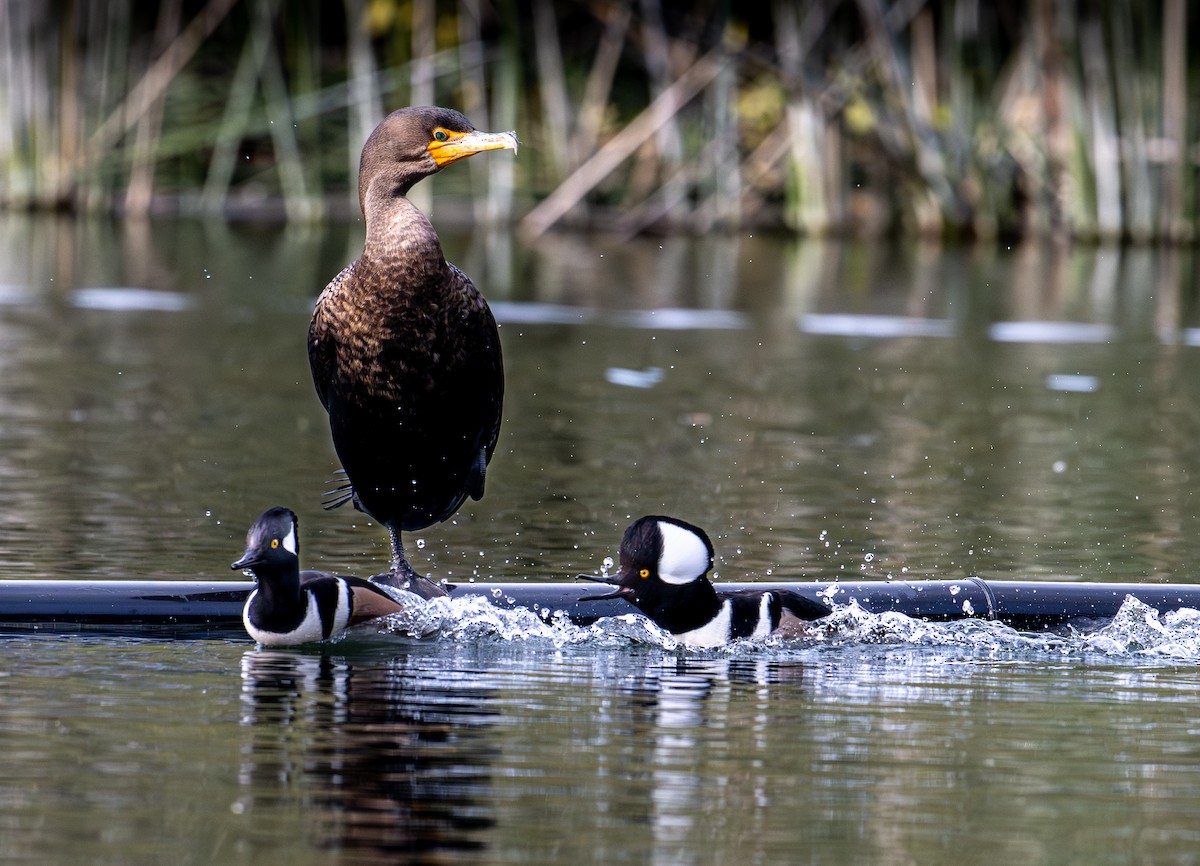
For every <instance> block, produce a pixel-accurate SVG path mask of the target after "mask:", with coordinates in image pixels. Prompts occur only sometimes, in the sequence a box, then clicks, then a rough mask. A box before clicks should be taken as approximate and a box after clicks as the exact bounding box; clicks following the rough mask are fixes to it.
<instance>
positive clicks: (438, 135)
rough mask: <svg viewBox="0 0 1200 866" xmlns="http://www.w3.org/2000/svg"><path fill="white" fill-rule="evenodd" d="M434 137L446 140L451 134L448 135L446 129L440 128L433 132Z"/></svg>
mask: <svg viewBox="0 0 1200 866" xmlns="http://www.w3.org/2000/svg"><path fill="white" fill-rule="evenodd" d="M433 137H434V138H435V139H437V140H438V141H445V140H446V139H447V138H449V137H450V136H448V135H446V131H445V130H444V129H439V130H436V131H435V132H434V133H433Z"/></svg>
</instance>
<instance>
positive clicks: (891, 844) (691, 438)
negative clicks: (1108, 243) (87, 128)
mask: <svg viewBox="0 0 1200 866" xmlns="http://www.w3.org/2000/svg"><path fill="white" fill-rule="evenodd" d="M435 221H436V214H435ZM360 238H361V227H360V226H357V225H346V226H328V227H320V228H315V227H313V228H284V227H282V226H262V225H252V224H225V223H198V222H187V221H179V222H174V221H163V222H156V223H153V224H149V225H131V224H125V223H120V222H111V221H86V222H74V221H69V220H59V219H30V218H26V217H20V216H12V215H9V216H5V217H3V218H0V491H2V495H0V577H3V578H7V579H21V578H70V579H77V580H78V579H95V580H105V579H126V578H136V579H158V578H161V579H166V580H172V579H192V578H204V579H222V578H230V579H239V580H240V579H242V576H241V575H238V574H234V573H232V572H230V570H229V567H228V564H229V563H230V562H231V561H233V560H234V559H236V558H237V557H238V556H239V555H240V554H241V552H242V546H243V539H244V534H245V531H246V528H247V527H248V525H249V524H250V522H251V521H252V520H253V519H254V518H255V517H256V516H257V515H258V514H259V513H260V512H261V511H262V510H263V509H265V508H266V507H268V506H271V505H276V504H281V505H287V506H289V507H291V508H293V509H294V510H295V511H297V513H298V514H299V515H300V520H301V530H302V532H301V555H302V559H303V560H304V562H305V564H306V565H309V566H313V567H320V568H325V569H329V570H336V571H341V572H344V573H353V574H359V575H365V574H370V573H374V572H375V571H378V570H380V568H381V567H382V565H383V564H384V563H385V561H386V558H387V547H386V538H385V533H384V532H383V531H382V530H381V529H380V528H379V527H377V526H373V525H371V524H370V522H369V521H367V520H365V519H364V518H363V517H362V516H361V515H358V514H356V513H354V512H351V511H349V510H346V509H342V510H340V511H334V512H328V513H327V512H324V511H322V510H321V507H320V500H321V494H322V492H323V491H324V490H326V489H328V487H327V482H328V480H329V479H330V478H331V477H332V475H333V473H334V471H335V470H336V469H337V464H336V462H335V458H334V456H333V452H332V448H331V446H330V444H329V438H328V430H327V427H326V421H325V417H324V413H323V411H322V409H321V407H320V404H319V403H318V401H317V399H316V396H315V393H314V392H313V389H312V385H311V381H310V379H309V373H308V367H307V359H306V356H305V333H306V327H307V321H308V314H309V309H310V306H311V303H312V301H313V299H314V298H315V296H316V294H317V292H318V291H319V290H320V288H321V287H322V286H323V284H324V282H325V281H326V280H327V279H328V278H329V277H330V276H332V275H333V274H335V273H336V272H337V271H338V270H339V269H340V268H341V267H342V266H343V265H344V264H345V263H346V262H348V261H349V260H350V259H352V258H353V257H354V256H355V255H356V254H357V248H358V245H359V244H360V242H361V241H360ZM443 240H444V242H445V246H446V250H447V254H448V256H449V257H450V258H451V259H452V260H453V261H455V262H456V263H458V264H459V265H461V266H462V267H463V268H464V269H465V270H466V271H467V272H468V273H470V274H472V276H473V277H474V278H475V280H476V282H477V283H478V284H479V285H480V286H481V287H482V288H483V289H484V291H485V293H486V294H487V295H488V297H489V299H490V300H491V301H492V303H493V307H494V309H495V311H496V314H497V318H498V319H499V320H500V322H501V336H502V340H503V343H504V350H505V363H506V369H507V375H508V389H507V397H506V404H505V420H504V428H503V431H502V434H501V439H500V443H499V446H498V448H497V451H496V456H495V458H494V460H493V463H492V465H491V467H490V469H489V474H488V490H487V495H486V496H485V498H484V499H483V500H482V501H481V502H477V503H468V505H467V507H465V508H464V509H463V510H462V511H461V512H460V513H459V514H458V515H457V516H456V517H455V519H454V520H452V521H451V522H449V523H447V524H443V525H441V526H438V527H434V528H431V529H429V530H427V531H424V532H421V533H414V534H413V536H410V540H409V546H410V552H412V553H413V554H414V556H413V559H414V561H415V564H417V566H418V567H419V568H423V569H426V570H428V571H429V572H431V573H432V574H434V575H435V576H437V577H447V578H449V579H450V580H451V581H456V582H467V581H472V580H474V581H488V580H502V581H538V580H554V581H561V580H565V579H568V578H570V577H571V576H573V575H574V574H576V573H577V572H580V571H593V572H594V571H596V570H597V569H599V568H600V567H601V563H602V561H603V559H604V557H606V556H615V554H616V548H617V543H618V541H619V539H620V535H621V532H622V530H623V529H624V527H625V525H626V524H627V523H628V522H629V521H630V520H631V519H632V518H634V517H637V516H639V515H641V514H646V513H668V514H674V515H677V516H679V517H683V518H685V519H687V520H690V521H692V522H694V523H697V524H699V525H701V526H704V527H706V528H707V529H708V531H709V533H710V534H711V535H712V537H713V540H714V543H715V544H716V547H717V552H718V566H717V572H718V577H719V578H723V579H729V580H755V579H787V580H791V579H795V580H807V579H821V580H827V579H835V578H839V577H842V578H846V579H850V578H854V579H864V578H879V579H888V578H901V577H903V578H908V579H920V578H938V579H941V578H954V579H957V578H962V577H967V576H972V575H977V576H980V577H984V578H1002V579H1013V580H1054V581H1121V582H1143V581H1144V582H1155V583H1159V582H1179V583H1200V574H1198V573H1197V566H1196V563H1197V562H1198V559H1197V554H1198V553H1200V549H1198V548H1200V542H1198V540H1197V538H1198V533H1197V531H1196V530H1197V528H1198V527H1200V520H1198V518H1197V513H1198V508H1197V498H1196V495H1195V494H1194V493H1193V490H1194V488H1195V485H1194V484H1193V483H1192V482H1193V480H1194V479H1195V478H1196V477H1197V470H1198V468H1200V447H1198V446H1197V442H1200V400H1198V397H1200V393H1198V392H1200V313H1198V311H1197V309H1196V303H1195V300H1196V295H1197V292H1196V289H1197V274H1196V270H1195V267H1196V262H1195V258H1194V256H1193V255H1192V254H1191V253H1187V252H1185V253H1164V252H1161V251H1155V250H1148V249H1141V250H1125V251H1122V250H1116V249H1112V250H1099V251H1097V250H1080V249H1074V250H1071V249H1062V248H1056V247H1038V246H1025V247H1021V248H1012V249H1009V248H1007V247H1004V246H1000V247H996V248H989V249H985V250H974V251H964V250H957V249H936V248H919V247H893V246H888V245H885V244H873V245H861V244H858V245H837V244H818V243H811V242H809V243H800V242H795V241H789V240H784V239H780V238H776V237H758V236H751V235H749V234H747V235H743V236H740V237H735V238H704V239H700V240H695V239H657V238H656V239H635V240H619V239H615V238H608V237H586V236H578V235H561V236H551V237H549V238H547V239H544V240H543V241H541V242H539V243H538V244H537V245H535V246H534V247H532V248H528V247H525V246H523V245H522V244H521V243H519V242H518V241H516V240H514V239H513V238H512V237H511V236H510V235H508V234H507V233H504V232H494V233H487V232H482V231H480V232H476V233H473V234H472V233H465V232H464V233H461V234H460V233H456V232H453V231H450V230H444V231H443ZM447 617H448V618H447V627H446V628H445V629H444V631H443V633H442V634H441V636H440V637H438V638H436V639H434V640H430V641H422V642H418V641H413V640H410V639H407V638H405V637H404V636H403V635H400V634H395V633H391V632H389V630H388V629H383V630H382V631H381V633H371V634H365V635H358V636H356V637H355V638H354V639H353V640H350V641H345V642H342V643H337V644H334V645H332V646H329V647H324V648H317V649H306V650H297V651H291V652H267V651H262V650H258V649H257V648H255V647H254V646H253V644H251V643H250V641H249V640H248V639H244V638H243V637H242V636H241V635H238V636H236V637H231V636H229V635H228V634H225V635H222V636H220V637H218V638H215V639H192V638H189V639H180V640H172V639H170V638H169V636H163V635H160V634H155V635H146V636H144V637H130V636H127V635H126V636H119V635H115V634H106V633H101V632H70V631H58V630H54V631H51V630H48V629H40V630H31V629H24V630H17V629H8V630H6V631H3V632H0V652H2V653H3V657H4V660H5V663H4V664H3V665H0V750H2V754H3V759H2V761H3V764H2V766H3V767H4V772H3V773H2V774H0V862H16V863H23V862H30V863H34V862H36V863H122V864H125V863H147V864H150V863H167V862H170V863H209V862H222V863H238V862H253V863H287V864H295V866H299V864H305V863H375V862H377V863H407V862H412V863H447V862H450V863H481V864H491V863H573V862H595V863H619V862H629V863H662V864H693V863H694V864H706V863H714V864H724V863H767V864H774V863H810V862H811V863H837V862H855V863H868V862H870V863H888V864H890V863H895V864H910V863H911V864H928V863H947V864H950V863H954V864H957V863H964V862H972V863H997V864H1001V863H1003V864H1009V863H1017V862H1019V863H1046V864H1058V863H1088V864H1105V863H1197V862H1200V725H1197V724H1196V722H1195V715H1196V714H1195V704H1196V698H1197V682H1198V681H1200V674H1198V671H1197V663H1198V662H1200V615H1195V616H1193V615H1191V614H1189V613H1187V612H1184V613H1181V614H1172V615H1163V616H1159V615H1158V614H1156V613H1155V612H1154V611H1151V610H1146V609H1144V608H1140V607H1138V606H1137V605H1136V604H1134V603H1131V604H1130V605H1129V606H1128V609H1127V610H1126V611H1124V612H1123V614H1122V616H1121V617H1120V618H1119V619H1118V621H1117V622H1115V623H1112V624H1103V623H1097V624H1092V625H1090V626H1088V627H1086V628H1082V627H1081V628H1080V629H1076V630H1069V631H1063V632H1059V633H1056V634H1039V635H1028V634H1022V633H1018V632H1015V631H1013V630H1012V629H1008V628H1006V627H1004V626H1000V625H998V624H990V623H982V622H979V621H974V622H966V623H951V624H926V623H918V622H914V621H911V620H909V621H905V620H903V618H897V617H887V616H882V617H871V616H869V615H863V614H861V612H855V611H852V610H846V611H839V613H838V614H837V616H836V617H835V620H834V623H833V624H832V625H831V626H830V628H829V629H827V630H826V632H824V633H822V634H821V635H820V636H817V637H814V638H813V639H811V640H807V641H801V642H798V643H795V644H782V645H768V646H758V647H755V646H739V647H735V648H733V649H731V650H728V651H713V652H705V653H696V652H688V651H684V650H678V649H674V648H672V647H671V646H670V645H669V642H666V641H664V640H663V636H662V635H661V634H658V633H656V632H655V631H654V630H652V629H647V628H645V627H644V626H641V625H640V624H638V623H636V622H625V621H612V622H607V623H605V622H602V623H600V624H597V625H596V626H592V627H589V628H587V629H583V628H574V627H570V626H567V625H565V624H559V625H558V626H553V627H552V626H545V625H539V624H537V623H530V622H526V621H522V620H519V619H506V618H504V617H503V616H500V615H499V614H495V613H492V614H489V613H486V612H482V611H480V610H478V609H467V608H462V609H456V610H454V611H451V612H450V613H448V614H447Z"/></svg>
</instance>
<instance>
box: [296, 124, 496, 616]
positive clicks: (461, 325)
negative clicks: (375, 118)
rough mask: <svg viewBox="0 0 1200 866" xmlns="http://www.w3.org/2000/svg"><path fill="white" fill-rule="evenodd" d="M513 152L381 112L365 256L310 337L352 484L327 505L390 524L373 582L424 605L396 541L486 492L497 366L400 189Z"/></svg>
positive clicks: (491, 335) (468, 291)
mask: <svg viewBox="0 0 1200 866" xmlns="http://www.w3.org/2000/svg"><path fill="white" fill-rule="evenodd" d="M517 143H518V142H517V137H516V135H515V134H514V133H511V132H499V133H485V132H479V131H477V130H476V129H475V128H474V127H473V126H471V124H470V122H469V121H468V120H467V119H466V118H465V117H463V116H462V115H461V114H459V113H458V112H457V111H452V110H450V109H446V108H435V107H431V106H421V107H415V108H402V109H400V110H399V111H395V112H392V113H391V114H390V115H388V116H387V117H386V118H385V119H384V120H383V122H382V123H380V124H379V126H378V127H376V128H375V131H374V132H373V133H371V136H370V138H368V139H367V143H366V144H365V145H364V146H363V151H362V161H361V163H360V165H359V177H358V197H359V204H360V205H361V207H362V212H363V216H364V217H365V218H366V223H367V237H366V243H365V244H364V246H363V252H362V255H361V256H360V257H359V258H358V260H357V261H355V262H354V263H352V264H351V265H349V266H348V267H346V268H345V269H344V270H343V271H342V272H341V273H340V274H338V275H337V276H336V277H335V278H334V279H333V281H332V282H331V283H330V284H329V285H328V286H326V287H325V291H324V292H322V293H321V296H320V298H318V300H317V305H316V310H315V311H314V313H313V318H312V324H311V326H310V327H309V332H308V357H309V363H310V365H311V367H312V375H313V383H314V385H316V389H317V395H318V396H319V397H320V399H321V403H322V404H323V405H324V406H325V409H326V411H327V412H328V413H329V427H330V431H331V433H332V434H333V446H334V449H335V450H336V451H337V455H338V458H339V459H340V460H341V463H342V467H343V469H344V470H345V472H346V476H347V482H348V483H347V484H346V486H345V487H343V488H340V489H339V490H336V491H333V492H332V494H331V495H332V498H331V499H330V500H329V501H328V502H327V505H326V507H327V508H336V507H337V506H339V505H342V504H344V503H345V502H353V503H354V507H355V508H357V509H358V510H360V511H362V512H364V513H366V514H368V515H370V516H371V517H373V518H374V519H375V520H377V521H378V522H379V523H381V524H382V525H383V526H385V527H387V529H388V532H389V533H390V536H391V545H392V568H391V573H390V574H389V575H379V576H377V577H376V578H374V580H376V581H382V582H387V583H390V584H393V585H395V586H400V587H404V588H407V589H410V590H411V591H413V592H416V593H417V594H419V595H422V596H424V597H426V598H429V597H433V596H437V595H445V590H444V589H443V588H442V587H440V586H438V585H437V584H436V583H434V582H433V581H430V580H428V579H427V578H425V577H423V576H421V575H419V574H417V573H416V572H415V571H414V570H413V568H412V566H411V565H410V564H409V562H408V559H407V558H406V557H405V555H404V547H403V544H402V542H401V533H402V532H411V531H415V530H418V529H424V528H425V527H427V526H431V525H433V524H435V523H438V522H440V521H443V520H446V519H448V518H449V517H450V516H451V515H453V514H454V513H455V512H456V511H457V510H458V509H459V507H460V506H461V505H462V503H463V502H464V500H465V499H466V498H467V497H468V496H470V497H471V498H472V499H479V498H480V497H482V496H483V488H484V478H485V475H486V469H487V465H488V462H489V461H490V460H491V458H492V453H493V451H494V450H495V448H496V437H497V436H498V435H499V432H500V414H501V406H502V403H503V398H504V369H503V363H502V360H501V356H500V336H499V333H498V332H497V329H496V321H495V319H494V318H493V317H492V313H491V310H489V309H488V305H487V302H486V301H485V300H484V298H483V296H482V295H481V294H480V293H479V290H478V289H476V288H475V285H474V284H473V283H472V282H471V280H470V278H469V277H467V275H466V274H464V273H463V272H462V271H460V270H459V269H458V268H456V267H455V266H454V265H452V264H450V263H449V262H447V261H446V259H445V257H444V256H443V254H442V245H441V242H440V241H439V240H438V236H437V233H436V232H435V231H434V229H433V225H432V224H431V223H430V222H429V220H428V219H427V218H426V216H425V215H424V214H423V213H421V211H420V210H419V209H418V208H417V207H416V206H415V205H414V204H413V203H412V202H411V201H409V199H408V197H407V193H408V191H409V190H410V189H411V188H412V186H413V184H415V183H416V182H417V181H419V180H421V178H423V177H427V176H429V175H431V174H434V173H436V172H438V171H440V170H441V169H442V168H444V167H445V166H447V165H449V164H450V163H452V162H456V161H457V160H460V159H463V158H465V157H468V156H471V155H472V154H476V153H480V152H482V151H485V150H497V149H500V148H511V149H512V150H513V151H514V152H515V151H516V149H517Z"/></svg>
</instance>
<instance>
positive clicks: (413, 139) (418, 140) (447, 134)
mask: <svg viewBox="0 0 1200 866" xmlns="http://www.w3.org/2000/svg"><path fill="white" fill-rule="evenodd" d="M519 143H520V142H518V141H517V134H516V133H515V132H480V131H479V130H477V129H476V128H475V127H474V126H472V125H471V121H469V120H467V119H466V118H465V117H463V115H462V114H460V113H459V112H457V111H455V110H453V109H451V108H438V107H437V106H433V105H415V106H411V107H409V108H401V109H399V110H397V111H393V112H392V113H391V114H389V115H388V116H387V117H385V118H384V119H383V121H382V122H381V123H380V124H379V126H377V127H375V131H374V132H372V133H371V135H370V136H369V137H368V138H367V142H366V144H364V145H363V150H362V160H361V161H360V162H359V167H358V201H359V204H360V206H361V207H362V209H363V213H364V214H366V213H367V204H366V203H367V191H368V190H369V189H370V187H371V184H372V183H373V182H375V181H376V179H380V180H382V181H384V182H385V183H387V184H388V186H389V187H390V192H392V193H399V194H401V195H405V194H407V193H408V190H409V189H411V188H412V185H413V184H415V183H416V182H417V181H419V180H420V179H421V178H423V177H428V176H429V175H431V174H436V173H437V172H439V171H441V170H442V169H443V168H445V167H446V166H448V165H450V163H452V162H457V161H458V160H460V159H464V158H465V157H468V156H473V155H474V154H477V153H482V152H483V151H485V150H499V149H501V148H510V149H511V150H512V151H513V152H514V153H516V151H517V146H518V145H519Z"/></svg>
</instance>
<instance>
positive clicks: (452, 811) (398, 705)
mask: <svg viewBox="0 0 1200 866" xmlns="http://www.w3.org/2000/svg"><path fill="white" fill-rule="evenodd" d="M242 685H243V691H242V714H241V725H242V726H243V727H244V728H245V729H246V731H247V741H246V745H245V747H244V749H243V753H242V766H241V769H240V771H239V773H238V781H239V783H240V785H241V786H242V789H243V791H244V794H243V795H242V797H241V798H239V801H238V808H239V809H241V810H250V811H252V810H255V809H258V808H260V807H262V806H266V807H268V808H269V807H270V806H272V805H276V804H277V803H279V802H282V801H286V800H288V799H291V798H294V797H295V796H296V792H297V790H298V791H300V792H301V794H300V800H301V805H302V807H303V808H304V810H305V812H306V814H307V815H309V819H310V821H311V826H312V831H311V832H312V836H313V838H312V839H311V842H310V843H311V844H314V845H316V846H317V847H318V848H332V849H336V850H345V851H348V852H351V854H352V855H353V857H354V859H355V860H358V861H361V862H367V861H368V860H369V859H371V858H369V857H366V856H364V853H370V854H371V855H373V856H374V857H377V858H378V862H383V863H387V862H394V859H393V858H394V855H395V854H396V853H397V852H404V853H406V854H407V855H408V861H406V862H413V863H425V862H428V863H435V862H436V863H445V862H451V861H452V859H453V855H455V854H456V853H461V852H464V851H474V850H476V849H478V848H480V847H481V845H482V842H481V841H480V837H479V834H478V832H477V831H478V830H480V829H482V828H486V827H489V826H491V824H492V823H493V821H492V819H491V818H490V817H489V814H488V811H487V809H486V807H485V806H484V804H483V802H482V798H483V796H484V794H486V789H487V787H488V784H489V778H488V766H489V765H490V764H491V763H492V762H493V759H494V758H493V756H492V755H491V754H490V753H489V749H488V747H487V744H486V741H485V740H484V739H483V737H482V736H481V734H482V732H483V731H484V730H485V729H486V727H487V726H488V724H489V723H490V721H491V720H490V719H489V716H490V715H494V711H490V710H489V709H488V707H487V694H486V692H485V691H483V690H481V689H479V688H477V687H475V686H474V685H473V684H472V683H471V682H470V681H469V680H465V679H459V680H455V679H454V678H445V677H443V678H437V679H434V678H429V677H422V676H421V674H420V672H419V671H413V670H412V665H411V663H410V660H409V659H408V657H407V656H395V657H392V658H388V659H384V660H381V661H379V662H375V663H370V662H358V663H355V664H351V663H349V662H347V660H346V659H345V658H339V657H337V656H332V655H326V654H320V655H301V654H295V653H284V652H270V651H250V652H247V653H246V654H245V655H244V656H243V657H242Z"/></svg>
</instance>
